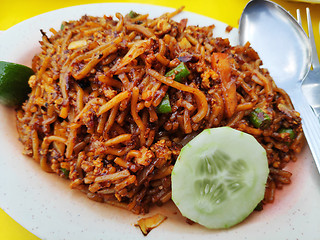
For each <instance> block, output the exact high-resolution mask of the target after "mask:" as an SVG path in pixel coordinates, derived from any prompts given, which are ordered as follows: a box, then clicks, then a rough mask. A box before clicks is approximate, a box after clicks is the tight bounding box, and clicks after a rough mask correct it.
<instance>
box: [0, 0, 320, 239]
mask: <svg viewBox="0 0 320 240" xmlns="http://www.w3.org/2000/svg"><path fill="white" fill-rule="evenodd" d="M99 2H111V1H108V0H104V1H100V0H95V1H90V0H51V1H45V0H41V1H40V0H28V1H25V0H1V3H0V30H6V29H8V28H10V27H12V26H13V25H15V24H17V23H19V22H21V21H23V20H26V19H28V18H30V17H33V16H36V15H38V14H41V13H45V12H48V11H52V10H55V9H59V8H64V7H69V6H74V5H80V4H89V3H99ZM113 2H135V3H148V4H154V5H161V6H167V7H173V8H178V7H180V6H185V7H186V8H185V10H187V11H191V12H195V13H198V14H202V15H205V16H208V17H212V18H215V19H217V20H220V21H223V22H225V23H227V24H229V25H231V26H233V27H238V22H239V19H240V16H241V12H242V10H243V8H244V7H245V5H246V4H247V3H248V2H249V1H248V0H196V1H191V0H136V1H130V0H129V1H120V0H115V1H113ZM209 2H210V3H209ZM275 2H276V3H278V4H280V5H281V6H282V7H284V8H285V9H287V10H289V11H290V13H291V14H292V15H294V16H295V14H296V9H297V8H299V9H300V11H301V14H302V19H303V26H304V27H305V28H306V26H307V25H306V20H305V18H306V14H305V8H306V7H309V8H310V11H311V16H312V20H313V26H314V27H313V28H314V32H315V33H314V34H315V38H316V43H317V48H318V49H319V51H320V36H319V20H320V4H310V3H299V2H296V1H295V2H290V1H281V0H275ZM29 230H31V229H29ZM31 231H32V230H31ZM0 239H9V240H11V239H19V240H20V239H23V240H36V239H39V238H38V237H36V236H35V235H33V234H32V233H31V232H29V231H28V230H26V229H25V228H23V227H22V226H21V225H20V224H19V223H17V222H16V221H15V220H13V219H12V218H11V217H10V216H8V215H7V214H6V213H5V212H4V211H3V210H2V209H1V210H0Z"/></svg>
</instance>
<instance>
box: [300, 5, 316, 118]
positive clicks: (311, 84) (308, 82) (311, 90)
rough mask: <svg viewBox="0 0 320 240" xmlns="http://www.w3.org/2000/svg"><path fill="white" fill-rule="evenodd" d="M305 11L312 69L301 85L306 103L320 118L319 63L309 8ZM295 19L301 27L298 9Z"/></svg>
mask: <svg viewBox="0 0 320 240" xmlns="http://www.w3.org/2000/svg"><path fill="white" fill-rule="evenodd" d="M306 13H307V22H308V32H309V40H310V44H311V61H312V70H310V71H309V73H308V75H307V76H306V78H305V79H304V81H303V83H302V86H301V87H302V91H303V93H304V95H305V97H306V99H307V101H308V103H309V104H310V106H311V107H312V109H313V111H314V112H315V114H316V116H317V117H318V119H319V118H320V64H319V58H318V54H317V48H316V44H315V40H314V34H313V28H312V22H311V15H310V9H309V8H306ZM297 21H298V23H299V24H300V26H301V27H302V24H301V15H300V10H299V9H297ZM319 28H320V24H319Z"/></svg>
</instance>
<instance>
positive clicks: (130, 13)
mask: <svg viewBox="0 0 320 240" xmlns="http://www.w3.org/2000/svg"><path fill="white" fill-rule="evenodd" d="M128 15H129V17H130V18H136V17H138V16H139V15H140V14H139V13H136V12H134V11H132V10H131V11H130V12H129V14H128Z"/></svg>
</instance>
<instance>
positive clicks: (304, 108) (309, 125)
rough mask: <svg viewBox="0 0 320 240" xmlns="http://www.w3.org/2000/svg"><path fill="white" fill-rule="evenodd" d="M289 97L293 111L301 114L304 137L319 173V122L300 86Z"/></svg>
mask: <svg viewBox="0 0 320 240" xmlns="http://www.w3.org/2000/svg"><path fill="white" fill-rule="evenodd" d="M290 95H291V94H290ZM291 96H294V97H293V98H291V99H292V103H293V105H294V107H295V109H296V110H297V111H298V112H299V113H300V114H301V118H302V128H303V131H304V135H305V137H306V139H307V142H308V145H309V148H310V151H311V153H312V156H313V159H314V161H315V163H316V165H317V168H318V171H319V172H320V121H319V119H318V118H317V117H316V115H315V113H314V112H313V110H312V109H311V107H310V106H309V104H308V103H307V101H306V99H305V97H304V95H303V94H302V90H301V88H300V86H298V87H297V88H296V89H295V90H294V91H293V93H292V95H291Z"/></svg>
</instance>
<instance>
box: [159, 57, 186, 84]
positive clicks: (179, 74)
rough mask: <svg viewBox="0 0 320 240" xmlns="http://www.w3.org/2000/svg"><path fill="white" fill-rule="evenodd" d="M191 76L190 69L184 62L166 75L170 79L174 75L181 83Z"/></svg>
mask: <svg viewBox="0 0 320 240" xmlns="http://www.w3.org/2000/svg"><path fill="white" fill-rule="evenodd" d="M189 74H190V71H189V69H188V68H187V66H186V65H185V64H184V63H183V62H182V63H180V64H179V65H178V66H176V67H175V68H174V69H172V70H170V71H169V72H167V73H166V75H165V76H166V77H170V76H172V75H174V76H175V77H174V80H175V81H177V82H181V81H182V79H183V78H185V77H187V76H188V75H189Z"/></svg>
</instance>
